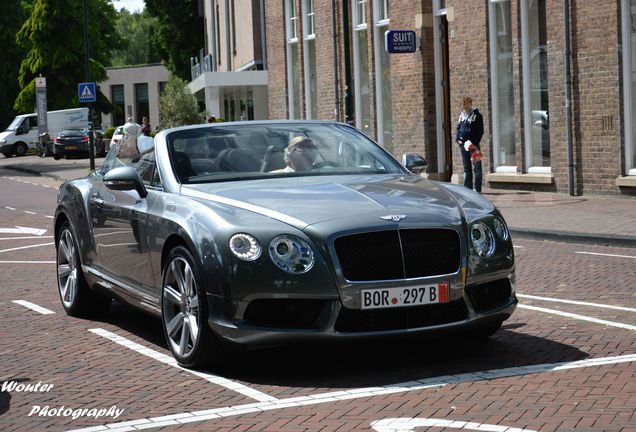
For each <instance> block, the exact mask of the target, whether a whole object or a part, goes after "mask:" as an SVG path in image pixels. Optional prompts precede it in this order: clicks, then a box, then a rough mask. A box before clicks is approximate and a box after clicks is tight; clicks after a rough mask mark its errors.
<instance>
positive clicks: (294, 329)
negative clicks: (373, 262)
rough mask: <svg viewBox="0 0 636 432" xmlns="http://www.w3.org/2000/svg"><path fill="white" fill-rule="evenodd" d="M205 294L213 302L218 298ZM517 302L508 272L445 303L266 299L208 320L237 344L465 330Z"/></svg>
mask: <svg viewBox="0 0 636 432" xmlns="http://www.w3.org/2000/svg"><path fill="white" fill-rule="evenodd" d="M208 300H209V303H208V304H210V305H213V307H214V305H219V304H220V303H221V302H219V301H218V298H209V299H208ZM257 302H259V301H257ZM252 303H255V302H252ZM517 303H518V300H517V297H516V295H515V290H514V274H511V275H509V276H508V277H506V278H503V279H497V280H494V281H490V282H481V283H480V284H478V285H473V286H469V287H467V288H466V289H465V290H464V294H463V295H462V296H461V297H459V298H457V299H451V300H450V301H449V302H448V303H438V304H430V305H422V306H411V307H402V308H388V309H372V310H361V309H349V308H346V307H345V306H343V304H342V302H341V301H340V300H329V299H314V300H311V299H299V300H294V299H281V300H277V299H266V300H262V301H260V304H256V305H253V306H252V305H250V306H248V307H247V308H246V310H245V313H244V315H243V319H242V320H227V319H224V318H222V317H223V311H222V310H219V309H217V310H214V309H212V311H211V314H210V317H209V320H208V324H209V325H210V327H211V328H212V329H213V331H214V332H215V333H216V334H218V335H219V336H220V337H221V338H222V339H224V340H227V341H230V342H232V343H235V344H239V345H244V344H250V345H276V344H284V343H291V342H311V341H325V342H327V341H355V340H365V339H374V338H387V337H388V338H395V337H400V336H407V335H422V334H431V335H432V334H439V333H446V332H451V331H456V332H461V331H469V330H471V329H475V328H479V327H480V326H487V325H490V324H493V323H496V322H501V321H504V320H506V319H508V318H509V317H510V316H511V315H512V313H513V312H514V311H515V309H516V307H517Z"/></svg>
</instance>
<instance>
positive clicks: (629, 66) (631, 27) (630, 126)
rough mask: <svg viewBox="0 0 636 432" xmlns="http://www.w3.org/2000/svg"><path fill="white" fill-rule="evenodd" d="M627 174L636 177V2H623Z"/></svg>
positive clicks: (634, 0) (628, 0) (623, 0)
mask: <svg viewBox="0 0 636 432" xmlns="http://www.w3.org/2000/svg"><path fill="white" fill-rule="evenodd" d="M621 6H622V11H623V12H622V26H623V32H622V33H623V47H624V48H623V83H624V84H623V104H624V111H625V119H624V121H625V174H626V175H632V176H636V0H622V2H621Z"/></svg>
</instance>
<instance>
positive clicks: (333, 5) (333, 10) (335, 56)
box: [331, 0, 340, 122]
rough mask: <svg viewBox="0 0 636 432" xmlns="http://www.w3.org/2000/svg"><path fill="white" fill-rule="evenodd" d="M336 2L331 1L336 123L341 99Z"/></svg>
mask: <svg viewBox="0 0 636 432" xmlns="http://www.w3.org/2000/svg"><path fill="white" fill-rule="evenodd" d="M336 24H337V21H336V0H331V25H332V27H333V91H334V101H335V107H334V114H335V117H336V121H338V122H339V121H340V109H339V107H340V98H339V97H338V93H339V87H340V84H339V82H338V39H337V38H338V31H337V27H336Z"/></svg>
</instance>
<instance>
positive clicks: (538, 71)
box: [521, 0, 550, 173]
mask: <svg viewBox="0 0 636 432" xmlns="http://www.w3.org/2000/svg"><path fill="white" fill-rule="evenodd" d="M521 6H522V7H521V32H522V44H521V51H522V71H523V76H524V77H527V79H524V80H523V100H524V101H525V103H524V124H525V125H526V127H525V131H524V132H525V143H526V165H527V167H528V172H536V173H542V172H543V173H545V172H550V131H549V109H548V50H547V42H548V41H547V39H548V38H547V28H546V0H522V2H521Z"/></svg>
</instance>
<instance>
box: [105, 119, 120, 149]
mask: <svg viewBox="0 0 636 432" xmlns="http://www.w3.org/2000/svg"><path fill="white" fill-rule="evenodd" d="M123 137H124V126H123V125H122V126H117V128H116V129H115V132H113V136H112V137H111V139H110V144H109V145H108V149H109V150H110V148H111V147H112V146H114V145H116V144H117V143H119V141H121V139H122V138H123Z"/></svg>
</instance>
